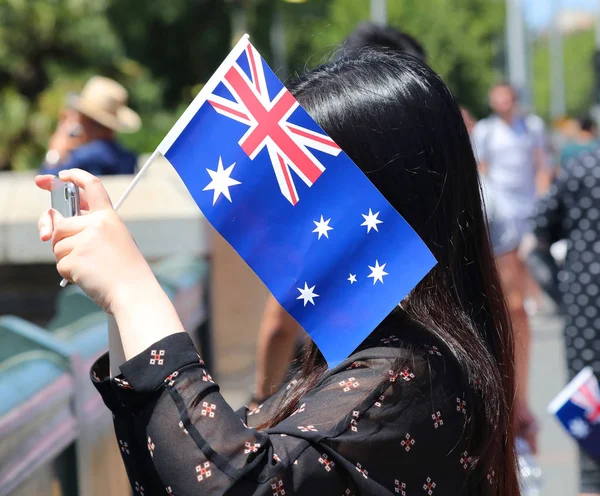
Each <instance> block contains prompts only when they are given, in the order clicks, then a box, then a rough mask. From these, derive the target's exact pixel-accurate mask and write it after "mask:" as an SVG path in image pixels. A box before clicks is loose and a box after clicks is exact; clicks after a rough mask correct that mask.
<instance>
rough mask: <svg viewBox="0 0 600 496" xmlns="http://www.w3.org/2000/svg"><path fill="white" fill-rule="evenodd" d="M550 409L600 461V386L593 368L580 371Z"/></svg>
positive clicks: (593, 456)
mask: <svg viewBox="0 0 600 496" xmlns="http://www.w3.org/2000/svg"><path fill="white" fill-rule="evenodd" d="M548 410H549V411H550V413H553V414H554V415H556V417H557V418H558V420H559V421H560V423H561V424H562V425H563V427H564V428H565V429H567V431H568V432H569V434H571V435H572V436H573V437H574V438H575V439H576V440H577V442H578V443H579V444H580V445H581V447H582V448H583V449H584V450H586V451H587V452H588V453H589V454H590V456H591V457H592V458H595V459H596V460H598V461H600V387H599V386H598V379H597V378H596V376H595V375H594V372H593V370H592V368H591V367H586V368H584V369H583V370H582V371H581V372H579V374H577V375H576V376H575V378H574V379H573V380H572V381H571V382H570V383H569V384H568V385H567V387H565V389H563V390H562V391H561V392H560V393H559V394H558V396H557V397H556V398H555V399H554V400H553V401H552V403H550V405H549V407H548Z"/></svg>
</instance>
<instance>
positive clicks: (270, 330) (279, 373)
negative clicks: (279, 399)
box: [254, 295, 300, 400]
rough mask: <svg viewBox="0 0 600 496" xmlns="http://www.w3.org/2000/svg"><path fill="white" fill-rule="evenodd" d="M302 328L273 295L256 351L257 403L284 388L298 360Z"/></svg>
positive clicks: (267, 306)
mask: <svg viewBox="0 0 600 496" xmlns="http://www.w3.org/2000/svg"><path fill="white" fill-rule="evenodd" d="M299 329H300V326H299V325H298V323H297V322H296V321H295V320H294V319H293V318H292V317H291V316H290V314H288V313H287V312H286V311H285V310H284V309H283V307H282V306H281V305H279V303H277V300H275V298H273V296H271V295H269V298H268V300H267V303H266V305H265V311H264V314H263V318H262V322H261V325H260V329H259V334H258V344H257V350H256V388H255V392H254V397H255V398H256V399H257V400H262V399H265V398H268V397H269V396H271V395H272V394H274V393H275V392H277V390H278V389H279V387H280V386H281V383H282V382H283V380H284V378H285V374H286V372H287V370H288V367H289V365H290V362H291V361H292V360H293V358H294V352H295V349H296V340H297V339H298V331H299Z"/></svg>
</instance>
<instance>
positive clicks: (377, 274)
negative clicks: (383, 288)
mask: <svg viewBox="0 0 600 496" xmlns="http://www.w3.org/2000/svg"><path fill="white" fill-rule="evenodd" d="M386 265H387V264H383V265H379V261H378V260H375V267H371V266H370V265H369V269H371V273H370V274H369V275H368V276H367V277H372V278H373V286H375V283H376V282H377V281H379V282H381V284H383V276H387V275H388V273H387V272H386V271H385V270H383V269H385V266H386Z"/></svg>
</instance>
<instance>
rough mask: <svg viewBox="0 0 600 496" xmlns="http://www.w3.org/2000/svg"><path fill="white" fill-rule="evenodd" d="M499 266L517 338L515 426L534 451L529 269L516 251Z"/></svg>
mask: <svg viewBox="0 0 600 496" xmlns="http://www.w3.org/2000/svg"><path fill="white" fill-rule="evenodd" d="M496 265H497V267H498V273H499V275H500V283H501V285H502V291H503V292H504V297H505V299H506V305H507V307H508V312H509V314H510V319H511V322H512V326H513V332H514V337H515V376H516V398H515V424H516V425H515V427H516V430H517V434H518V435H520V436H522V437H523V438H524V439H525V440H526V441H527V442H528V443H529V445H530V447H531V450H532V451H533V452H536V450H537V443H536V440H537V436H536V434H537V427H536V422H535V419H534V417H533V415H532V414H531V412H530V410H529V402H528V393H527V390H528V388H527V384H528V378H529V349H530V341H531V336H530V328H529V319H528V317H527V313H526V312H525V307H524V301H525V291H526V286H527V277H528V275H527V269H526V267H525V265H524V264H523V262H522V261H521V260H520V259H519V257H518V255H517V252H516V251H512V252H510V253H507V254H505V255H501V256H499V257H497V258H496Z"/></svg>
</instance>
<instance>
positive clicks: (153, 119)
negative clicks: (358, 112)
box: [0, 0, 600, 496]
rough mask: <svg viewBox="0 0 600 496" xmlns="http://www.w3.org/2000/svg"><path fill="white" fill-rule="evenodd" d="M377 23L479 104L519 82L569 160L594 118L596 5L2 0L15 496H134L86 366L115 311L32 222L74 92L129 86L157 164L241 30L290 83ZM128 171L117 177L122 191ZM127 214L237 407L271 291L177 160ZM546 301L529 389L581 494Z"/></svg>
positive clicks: (135, 139)
mask: <svg viewBox="0 0 600 496" xmlns="http://www.w3.org/2000/svg"><path fill="white" fill-rule="evenodd" d="M365 20H373V21H375V22H377V23H381V24H390V25H392V26H394V27H397V28H399V29H401V30H402V31H404V32H406V33H408V34H410V35H412V36H414V37H416V38H417V39H418V40H419V41H420V42H421V43H422V44H423V46H424V47H425V49H426V51H427V54H428V63H429V65H431V67H432V68H433V69H434V70H435V71H437V72H438V73H439V74H440V75H441V77H442V78H443V79H444V81H445V82H446V83H447V84H448V85H449V87H450V88H451V89H452V91H453V92H454V93H455V95H456V97H457V99H458V101H459V102H460V103H461V104H462V105H463V106H464V107H466V108H468V109H469V110H470V112H471V113H472V114H473V115H474V116H475V117H476V118H483V117H485V116H486V115H488V114H489V113H490V109H489V107H488V91H489V89H490V87H492V85H493V84H495V83H498V82H500V81H508V82H510V83H511V84H512V85H513V87H514V88H515V89H516V90H517V92H518V95H519V99H520V101H521V105H522V107H523V108H524V109H526V111H527V112H532V113H535V114H537V115H539V116H540V117H542V118H543V119H544V121H545V122H546V125H547V130H548V131H549V133H548V134H549V136H550V143H549V151H550V154H551V155H552V157H553V162H554V163H555V164H558V162H559V159H558V157H559V151H560V147H561V144H563V143H564V140H565V139H566V138H565V136H566V135H567V134H568V132H569V124H570V123H571V124H572V123H573V121H572V120H571V119H573V118H576V117H579V116H581V115H582V114H585V113H591V114H592V115H594V116H596V117H598V116H599V110H598V108H599V107H598V104H599V103H600V1H599V0H426V1H424V0H390V1H386V0H371V1H369V0H152V1H142V0H0V398H1V399H0V496H4V495H8V494H15V495H18V496H21V495H38V494H40V495H53V496H54V495H62V494H64V495H82V496H83V495H91V494H111V495H112V494H115V495H122V494H123V495H124V494H130V493H131V489H130V488H129V487H128V485H127V481H126V478H125V475H124V471H123V469H122V465H121V460H120V451H122V452H125V451H126V450H127V447H126V446H123V445H120V446H118V445H117V443H116V442H115V440H114V434H113V431H112V426H111V419H110V418H109V417H110V416H109V415H108V414H107V413H108V412H107V411H105V409H104V407H103V405H102V404H101V402H100V400H99V397H98V396H97V394H96V393H95V391H93V390H92V388H91V384H90V381H89V379H88V370H89V366H90V364H91V363H92V362H93V360H94V359H95V358H96V357H97V356H98V355H99V354H100V353H102V352H103V350H104V349H105V348H106V322H105V317H104V315H103V314H102V313H101V312H99V309H98V308H96V307H95V306H94V305H93V304H91V302H90V301H89V300H87V298H86V297H85V296H83V295H82V294H81V293H80V292H79V291H78V290H77V289H76V288H72V287H69V288H67V289H65V290H59V287H58V282H59V278H58V276H57V273H56V270H55V267H54V265H53V263H52V261H53V259H52V253H51V252H50V249H49V248H48V247H46V246H43V245H42V244H41V243H40V242H39V241H38V237H37V231H36V229H35V222H36V220H37V217H38V215H39V212H40V211H41V210H42V209H43V208H47V207H48V203H49V198H48V195H47V194H44V193H41V192H38V191H34V188H33V184H32V182H31V180H32V177H33V174H34V172H35V171H36V170H38V169H39V168H40V166H41V164H42V163H43V161H44V158H45V157H46V153H47V151H48V141H49V139H50V137H51V136H52V135H53V133H54V132H55V130H56V128H57V124H58V120H59V115H60V112H61V109H62V108H63V106H64V104H65V98H66V96H67V95H68V94H69V93H73V92H75V93H76V92H79V91H80V90H81V88H82V86H83V85H84V83H85V82H86V81H87V80H88V79H89V78H90V77H91V76H93V75H98V74H99V75H102V76H106V77H110V78H112V79H114V80H116V81H118V82H119V83H121V84H122V85H123V86H125V87H126V88H127V90H128V91H129V106H130V107H131V108H133V109H134V110H135V111H136V112H137V113H138V114H139V115H140V117H141V120H142V123H143V127H142V130H141V131H140V132H138V133H135V134H128V135H126V134H122V135H119V136H118V140H119V142H120V143H122V144H123V145H124V146H125V147H127V148H128V149H130V150H132V151H133V152H134V153H135V154H136V155H137V156H138V157H139V162H138V163H143V160H144V158H145V157H146V156H147V155H148V154H149V153H151V152H152V151H154V149H155V147H156V146H157V145H158V143H159V142H160V140H161V139H162V138H163V137H164V135H165V134H166V132H167V131H168V130H169V129H170V127H171V126H172V125H173V124H174V122H175V120H176V119H177V117H178V116H179V115H180V114H181V112H182V111H183V110H184V109H185V108H186V107H187V105H188V104H189V103H190V101H191V100H192V99H193V97H194V96H195V95H196V94H197V93H198V91H199V90H200V89H201V87H202V85H203V83H204V82H206V81H207V79H208V78H209V77H210V76H211V74H212V73H213V71H214V70H215V69H216V67H217V66H218V64H219V63H220V62H221V61H222V60H223V58H224V57H225V56H226V54H227V53H228V52H229V50H230V48H231V46H232V45H233V44H234V43H235V42H236V41H237V39H238V38H239V36H240V35H241V34H242V33H244V32H248V33H249V34H250V36H251V40H252V42H253V44H254V45H255V46H256V47H257V48H258V50H259V51H260V52H261V54H262V55H263V57H264V58H265V59H266V60H267V62H268V63H269V64H270V65H271V67H272V68H273V69H274V70H275V72H276V73H277V74H278V75H279V76H280V77H281V78H282V79H283V80H284V81H285V79H286V78H288V77H290V76H291V75H293V74H294V73H297V72H303V71H305V70H306V69H309V68H311V67H314V66H316V65H317V64H319V63H320V62H322V61H323V60H325V59H326V58H328V57H329V56H330V55H331V54H332V53H333V52H334V51H335V50H336V48H337V47H338V46H339V44H340V42H341V41H342V40H343V39H344V38H345V37H346V36H347V35H348V34H349V33H350V32H352V31H353V30H354V29H355V27H356V26H357V24H359V23H360V22H362V21H365ZM130 181H131V177H130V176H123V177H119V176H111V177H109V178H106V186H107V188H108V190H109V193H110V194H111V196H112V198H113V201H114V200H116V198H118V196H119V195H120V194H121V193H122V192H123V191H124V189H125V188H126V186H127V185H128V184H129V182H130ZM120 214H121V215H122V217H123V218H124V220H125V221H126V222H127V224H128V226H129V228H130V230H131V231H132V233H133V234H134V236H135V238H136V240H137V242H138V244H139V245H140V248H141V249H142V251H143V253H144V254H145V256H146V257H147V258H148V260H149V261H150V262H151V263H152V266H153V268H154V271H155V273H156V275H157V278H158V279H159V281H160V282H161V284H162V285H163V287H164V288H165V290H166V291H167V293H168V294H169V296H171V298H172V299H173V301H174V302H175V306H176V308H177V310H178V311H179V313H180V315H181V317H182V319H183V320H184V323H185V325H186V329H188V331H189V332H190V333H191V334H192V336H193V338H194V340H195V341H196V344H197V345H198V347H199V348H200V350H201V352H202V354H203V356H204V358H205V359H206V361H207V363H208V366H209V367H210V368H211V370H212V371H214V374H213V375H214V376H215V377H217V380H218V381H219V383H220V384H221V386H222V390H223V391H224V394H225V396H226V398H227V399H228V400H229V401H230V402H231V403H232V405H233V406H234V407H239V406H241V405H242V404H244V402H246V400H247V399H248V397H249V396H250V394H251V393H252V390H251V389H252V384H253V375H254V366H255V347H256V344H255V343H256V336H257V332H258V328H259V324H260V319H261V314H262V309H263V307H264V302H265V300H266V297H267V292H266V289H265V288H264V287H263V286H262V284H261V283H260V282H259V281H258V280H257V278H256V277H255V276H254V274H253V273H252V272H251V271H250V270H249V269H248V268H247V267H246V266H245V264H244V263H243V262H242V261H241V260H240V259H239V258H238V257H237V255H236V254H235V253H234V252H233V251H232V250H231V249H230V248H229V246H228V245H227V244H226V243H225V242H224V241H223V240H222V239H221V238H220V237H219V236H218V235H217V234H215V233H214V232H213V231H212V230H211V228H210V227H209V226H208V225H206V222H205V221H204V219H203V217H202V214H201V213H200V212H199V211H198V210H197V207H196V205H195V204H194V202H193V200H191V198H190V197H189V195H188V193H187V191H186V190H185V188H184V187H183V186H182V184H181V182H180V181H179V179H178V177H177V176H176V175H175V174H174V173H173V172H172V171H171V170H170V168H169V167H168V164H166V163H162V164H157V165H155V166H153V167H152V169H151V171H150V173H149V174H148V176H147V178H145V179H144V181H143V182H142V183H141V184H140V185H139V187H138V188H136V190H135V191H134V193H133V194H132V196H131V198H130V199H129V200H128V202H127V203H126V204H125V206H124V207H123V209H122V211H120ZM559 257H560V254H559ZM538 310H539V311H534V312H532V315H531V322H532V327H533V331H532V332H533V346H532V349H533V359H532V367H531V369H532V370H531V378H530V382H531V387H530V390H531V397H532V398H531V402H532V407H533V409H534V413H535V414H536V415H537V416H538V419H539V420H540V425H541V433H542V434H541V445H540V453H539V455H538V458H537V459H538V463H539V464H540V465H541V467H542V470H543V473H544V476H543V477H544V485H543V490H542V493H541V494H544V495H549V496H558V495H571V494H576V487H577V468H576V454H575V448H574V446H575V444H574V442H573V441H572V440H571V438H570V437H568V436H567V435H566V434H565V433H563V431H562V430H561V429H560V428H559V426H558V425H557V423H556V422H555V421H554V420H553V419H552V418H551V416H550V415H549V414H547V413H546V406H547V404H548V402H549V401H550V399H552V397H553V396H554V395H555V394H556V393H557V392H558V391H559V390H560V388H561V387H562V386H563V385H564V384H565V383H566V377H567V374H566V371H565V360H564V351H563V344H562V320H561V318H560V317H559V316H558V313H557V311H556V308H555V307H553V306H552V305H551V304H549V302H547V301H546V302H545V305H544V306H543V307H542V308H541V309H538ZM531 494H533V493H531ZM536 494H538V493H536Z"/></svg>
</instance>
